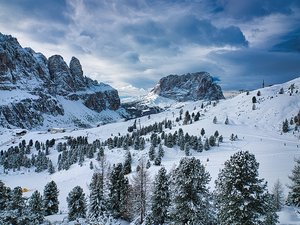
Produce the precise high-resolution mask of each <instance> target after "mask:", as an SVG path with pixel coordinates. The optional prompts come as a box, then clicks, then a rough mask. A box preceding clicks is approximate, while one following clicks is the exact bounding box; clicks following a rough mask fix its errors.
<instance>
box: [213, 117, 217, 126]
mask: <svg viewBox="0 0 300 225" xmlns="http://www.w3.org/2000/svg"><path fill="white" fill-rule="evenodd" d="M213 123H214V124H216V123H217V117H216V116H215V117H214V119H213Z"/></svg>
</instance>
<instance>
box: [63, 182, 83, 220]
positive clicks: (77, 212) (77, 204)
mask: <svg viewBox="0 0 300 225" xmlns="http://www.w3.org/2000/svg"><path fill="white" fill-rule="evenodd" d="M67 203H68V209H69V212H68V219H69V221H73V220H75V219H78V218H85V217H86V199H85V194H84V192H83V189H82V188H81V187H80V186H76V187H74V188H73V189H72V190H71V192H70V193H69V194H68V196H67Z"/></svg>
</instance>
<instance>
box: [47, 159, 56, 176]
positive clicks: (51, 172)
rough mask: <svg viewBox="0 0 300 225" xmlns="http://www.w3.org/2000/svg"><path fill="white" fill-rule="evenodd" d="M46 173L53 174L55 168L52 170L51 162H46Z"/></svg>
mask: <svg viewBox="0 0 300 225" xmlns="http://www.w3.org/2000/svg"><path fill="white" fill-rule="evenodd" d="M48 173H49V174H53V173H55V168H54V166H53V163H52V161H51V160H49V162H48Z"/></svg>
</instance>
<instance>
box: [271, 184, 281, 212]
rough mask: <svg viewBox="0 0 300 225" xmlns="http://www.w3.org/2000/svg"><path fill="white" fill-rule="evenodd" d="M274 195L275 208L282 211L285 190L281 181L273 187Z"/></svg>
mask: <svg viewBox="0 0 300 225" xmlns="http://www.w3.org/2000/svg"><path fill="white" fill-rule="evenodd" d="M272 195H273V199H274V206H275V208H276V210H277V211H280V210H281V209H282V207H283V205H284V189H283V185H282V184H281V182H280V180H279V179H278V180H277V181H276V182H275V184H274V186H273V189H272Z"/></svg>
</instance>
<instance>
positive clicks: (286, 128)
mask: <svg viewBox="0 0 300 225" xmlns="http://www.w3.org/2000/svg"><path fill="white" fill-rule="evenodd" d="M282 132H283V133H287V132H289V122H288V120H287V119H286V120H285V121H284V122H283V123H282Z"/></svg>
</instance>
